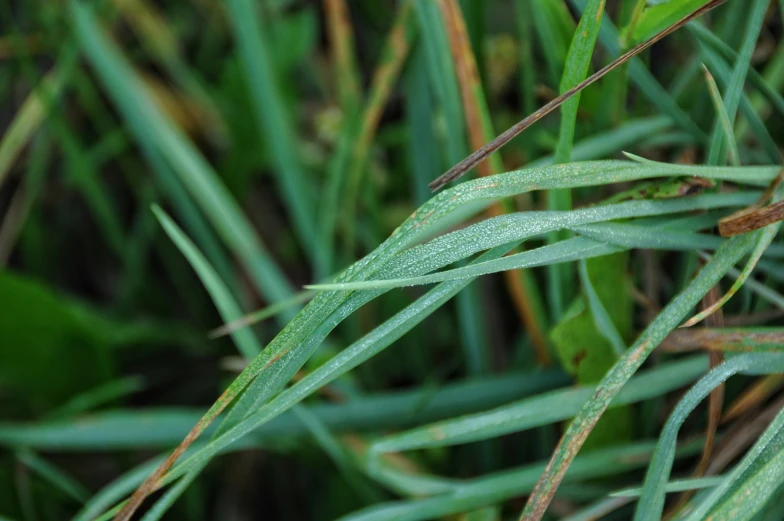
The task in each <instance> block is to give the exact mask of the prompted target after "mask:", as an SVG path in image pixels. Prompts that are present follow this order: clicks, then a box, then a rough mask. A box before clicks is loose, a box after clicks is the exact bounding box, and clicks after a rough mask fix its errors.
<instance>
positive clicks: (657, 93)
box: [571, 0, 707, 142]
mask: <svg viewBox="0 0 784 521" xmlns="http://www.w3.org/2000/svg"><path fill="white" fill-rule="evenodd" d="M571 2H572V4H573V5H575V6H576V7H577V8H578V9H580V10H583V9H585V6H586V5H587V0H571ZM599 41H601V42H602V45H603V46H604V48H605V49H607V51H608V52H609V54H610V56H612V57H613V58H615V57H617V56H619V55H620V54H621V45H620V41H619V37H618V31H617V30H616V28H615V27H614V26H613V24H612V22H610V20H608V19H607V18H606V17H605V18H604V19H603V20H602V26H601V28H600V29H599ZM629 77H630V78H631V80H632V81H633V82H634V83H635V84H636V85H637V87H638V88H639V89H640V90H641V91H642V93H643V94H644V95H645V96H646V97H647V98H648V99H649V100H650V101H651V103H653V104H654V105H656V107H657V108H658V109H659V110H660V111H661V112H662V113H663V114H667V115H668V116H670V117H671V118H672V120H673V121H674V122H675V123H676V124H677V125H678V126H679V127H681V128H682V129H683V130H685V131H686V132H688V133H689V134H691V135H692V136H694V138H695V139H696V140H697V141H698V142H704V141H706V140H707V136H706V134H705V133H704V132H703V131H702V130H701V129H700V128H699V127H698V126H697V124H696V123H694V121H692V119H691V118H690V117H689V115H688V114H686V113H685V112H684V111H683V109H681V108H680V107H679V106H678V104H677V102H676V101H675V100H674V99H673V98H672V96H670V94H669V93H668V92H667V90H666V89H665V88H664V87H662V86H661V84H660V83H659V82H658V81H657V80H656V78H655V77H654V76H653V74H651V72H650V71H649V70H648V69H647V68H646V67H645V65H644V64H643V62H642V61H641V60H640V59H639V58H632V59H631V60H629Z"/></svg>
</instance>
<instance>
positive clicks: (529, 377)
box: [0, 370, 569, 484]
mask: <svg viewBox="0 0 784 521" xmlns="http://www.w3.org/2000/svg"><path fill="white" fill-rule="evenodd" d="M568 381H569V380H568V378H567V376H566V375H565V374H564V373H562V372H561V371H559V370H548V371H540V372H536V373H533V374H531V373H520V372H513V373H510V374H509V375H504V376H494V377H492V378H490V377H480V378H474V379H471V380H464V381H460V382H455V383H448V384H445V385H443V386H442V387H439V388H437V389H434V390H421V389H413V390H410V391H396V392H394V393H383V394H370V395H368V396H364V397H362V398H358V399H355V400H352V401H351V402H348V403H345V404H313V405H308V408H309V410H310V411H311V412H312V414H313V415H315V416H316V417H317V418H318V419H319V421H320V422H321V423H323V424H324V426H325V427H327V428H328V429H330V430H331V431H334V432H341V433H342V432H351V431H354V432H366V431H373V430H381V429H399V428H405V427H410V426H412V425H421V424H423V423H426V422H431V421H436V420H441V419H444V418H449V417H452V416H459V415H461V414H470V413H474V412H476V411H479V410H483V409H487V408H491V407H496V406H499V405H502V404H504V403H507V402H510V401H513V400H518V399H520V398H521V397H523V396H528V395H531V394H535V393H539V392H543V391H547V390H550V389H553V388H555V387H559V386H562V385H565V384H567V383H568ZM199 416H200V414H199V411H196V410H193V409H174V408H160V409H146V410H140V411H107V412H96V413H93V414H91V415H89V416H83V417H79V418H76V419H73V420H69V421H65V420H58V421H51V420H50V421H41V422H37V423H34V424H30V423H3V424H2V425H0V444H2V445H3V446H5V447H11V446H17V447H22V448H30V449H34V450H42V451H59V452H82V451H89V450H96V448H101V449H102V450H106V451H112V450H128V449H144V450H162V449H165V448H168V447H171V446H172V445H174V444H176V443H177V442H178V441H180V440H181V439H182V438H183V436H185V435H186V434H187V433H188V430H189V429H190V427H191V426H192V425H193V424H194V423H196V422H197V421H198V419H199ZM134 425H137V426H138V425H146V426H148V428H147V429H144V430H143V431H142V432H135V431H134V429H133V426H134ZM209 432H214V429H210V431H209ZM307 434H308V431H307V430H306V429H305V428H304V426H303V425H302V422H301V421H300V420H299V419H298V418H296V417H294V416H293V415H292V414H291V413H284V414H283V415H280V416H278V417H277V418H275V419H274V420H272V421H270V422H269V423H266V424H264V425H262V426H261V427H259V428H258V429H257V430H255V431H254V433H253V434H252V435H251V438H252V439H253V440H254V441H258V442H267V443H270V442H273V443H274V442H275V441H276V440H286V439H295V438H301V437H303V436H306V435H307ZM148 473H149V472H148ZM139 481H141V480H139ZM137 484H138V483H137Z"/></svg>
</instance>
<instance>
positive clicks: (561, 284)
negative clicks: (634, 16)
mask: <svg viewBox="0 0 784 521" xmlns="http://www.w3.org/2000/svg"><path fill="white" fill-rule="evenodd" d="M604 4H605V0H588V3H587V4H586V6H585V10H584V11H583V15H582V17H581V18H580V23H579V24H578V25H577V28H576V29H575V31H574V35H573V36H572V42H571V44H570V45H569V52H568V53H567V54H566V61H565V62H564V68H563V74H562V75H561V82H560V86H559V90H560V93H561V94H563V93H564V92H566V91H568V90H569V89H571V88H572V87H574V86H575V85H577V84H578V83H580V82H581V81H583V80H584V79H585V77H586V75H587V74H588V68H589V67H590V65H591V57H592V56H593V50H594V46H595V45H596V38H597V36H598V35H599V28H600V27H601V21H602V18H603V15H604ZM581 95H582V94H581V93H580V92H577V93H576V94H575V95H574V96H572V97H571V98H569V99H568V100H567V101H565V102H564V104H563V105H561V126H560V130H559V132H558V143H557V144H556V147H555V154H554V162H555V163H568V162H569V161H570V160H571V158H572V146H573V145H574V128H575V125H576V122H577V108H578V107H579V105H580V98H581ZM547 208H548V209H549V210H561V211H563V210H570V209H571V208H572V193H571V191H570V190H569V189H562V190H550V191H549V192H547ZM567 236H568V233H563V232H561V233H555V234H553V235H552V236H551V237H550V241H549V242H550V243H553V242H556V241H558V240H563V239H564V238H566V237H567ZM569 269H570V266H569V265H568V264H558V265H553V266H550V267H549V268H548V270H547V274H548V290H549V291H548V293H549V301H550V315H551V318H552V319H553V320H554V321H558V320H560V319H561V316H562V315H563V313H564V310H565V308H566V305H567V303H568V302H569V300H570V299H571V298H572V297H573V295H574V288H572V287H571V286H572V284H571V281H572V277H570V276H569Z"/></svg>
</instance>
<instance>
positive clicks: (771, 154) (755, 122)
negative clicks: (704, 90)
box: [700, 45, 781, 162]
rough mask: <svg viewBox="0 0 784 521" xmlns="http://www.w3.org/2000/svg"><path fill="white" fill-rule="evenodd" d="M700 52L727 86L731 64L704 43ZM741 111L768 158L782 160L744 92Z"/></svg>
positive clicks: (775, 160) (776, 160) (720, 80)
mask: <svg viewBox="0 0 784 521" xmlns="http://www.w3.org/2000/svg"><path fill="white" fill-rule="evenodd" d="M700 52H701V53H702V55H703V58H704V59H705V61H706V62H707V63H708V65H709V66H710V68H711V70H712V71H713V72H714V74H715V75H716V77H717V78H718V80H719V83H721V84H722V85H724V86H725V88H727V86H728V85H729V82H730V77H731V75H732V71H731V70H730V67H729V65H727V63H725V62H724V60H722V59H721V58H720V57H719V56H718V54H716V53H715V52H714V51H713V50H711V49H708V48H706V47H705V46H704V45H701V46H700ZM740 111H741V113H742V114H743V117H744V118H745V119H746V121H747V123H748V125H749V128H750V129H751V130H752V131H753V132H754V134H755V136H756V137H757V139H758V140H759V141H760V143H761V144H762V147H763V149H764V150H765V153H766V154H767V156H768V158H769V159H770V160H771V161H773V162H780V157H781V155H780V154H779V151H778V149H777V148H776V144H775V142H774V141H773V138H772V137H771V136H770V133H769V132H768V129H767V128H766V127H765V124H764V123H763V122H762V120H761V119H760V117H759V116H758V115H757V113H756V112H755V110H754V108H753V107H752V106H751V103H750V102H749V100H748V98H747V97H746V96H745V95H744V94H741V98H740Z"/></svg>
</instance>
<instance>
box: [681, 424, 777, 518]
mask: <svg viewBox="0 0 784 521" xmlns="http://www.w3.org/2000/svg"><path fill="white" fill-rule="evenodd" d="M782 433H784V411H781V412H779V413H778V415H776V417H775V418H774V419H773V421H772V422H771V423H770V425H769V426H768V428H767V429H765V432H764V433H763V434H762V436H760V438H759V439H758V440H757V442H756V443H755V444H754V446H753V447H752V448H751V449H750V450H749V451H748V452H747V453H746V455H745V456H744V457H743V459H742V460H741V462H740V463H738V464H737V465H736V466H735V468H733V469H732V471H730V472H729V473H727V475H726V476H727V477H726V479H725V480H724V482H723V483H720V484H719V485H717V486H716V488H714V489H713V490H712V491H711V493H710V494H709V495H708V497H706V498H705V499H703V500H702V501H701V502H700V503H699V504H698V505H696V506H695V508H694V509H693V510H692V511H691V512H689V514H688V515H686V516H685V519H684V521H698V520H700V519H704V518H705V516H706V515H707V514H708V513H709V511H710V510H711V509H712V508H714V507H715V506H716V505H718V504H719V503H720V502H721V501H722V500H724V499H725V498H726V497H727V495H728V492H729V491H730V490H731V489H732V487H733V486H734V485H735V484H736V483H739V480H740V478H741V477H742V476H744V475H745V474H746V473H748V472H754V470H755V466H756V464H757V462H758V461H759V460H760V459H761V457H762V456H764V454H765V453H766V452H767V451H768V450H769V449H770V448H771V447H773V448H775V447H777V446H778V447H780V446H781V442H782V441H784V440H782V439H781V437H782ZM757 505H758V503H756V502H754V503H751V504H750V505H749V506H751V507H754V506H757ZM760 506H761V505H760ZM750 510H751V509H750Z"/></svg>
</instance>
